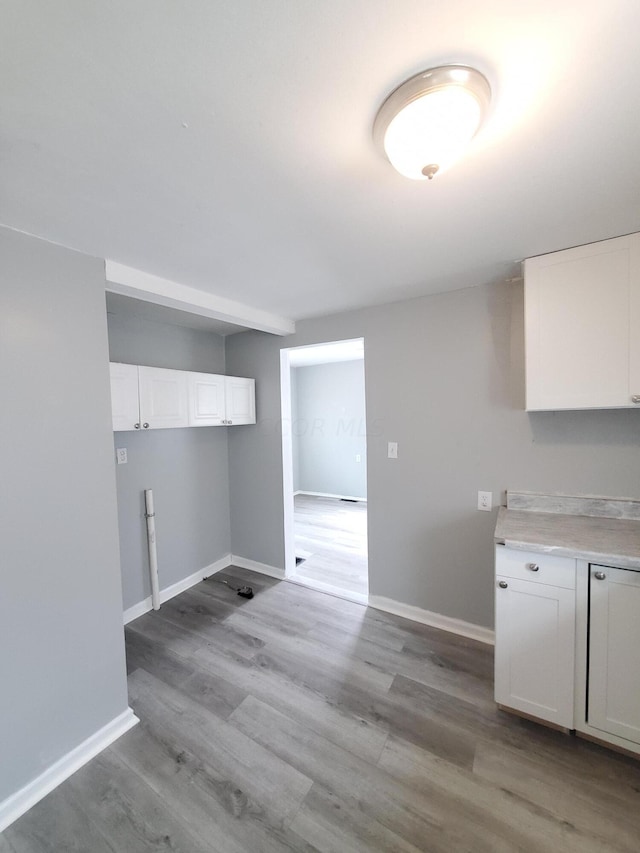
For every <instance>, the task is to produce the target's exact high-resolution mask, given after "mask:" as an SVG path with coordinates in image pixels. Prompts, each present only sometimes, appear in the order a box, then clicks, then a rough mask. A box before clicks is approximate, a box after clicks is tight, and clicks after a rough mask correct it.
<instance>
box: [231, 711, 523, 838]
mask: <svg viewBox="0 0 640 853" xmlns="http://www.w3.org/2000/svg"><path fill="white" fill-rule="evenodd" d="M229 722H230V723H231V724H232V725H235V726H238V727H239V728H240V730H241V731H244V732H246V733H248V732H251V733H252V737H253V738H254V739H255V740H257V741H258V742H259V743H261V744H262V745H264V746H266V747H267V748H269V749H270V750H271V751H273V752H274V753H275V754H276V755H278V756H280V758H282V760H283V761H286V762H288V763H290V764H292V766H294V767H296V768H297V769H298V770H300V772H302V773H304V774H305V775H306V776H308V777H309V778H312V779H314V781H315V782H318V783H319V784H320V785H322V786H323V787H324V788H325V789H327V790H328V791H332V792H333V793H334V794H335V795H337V796H338V797H340V798H342V799H346V800H351V799H352V800H353V801H354V802H357V803H359V808H360V809H361V810H362V812H363V813H364V814H365V815H366V816H367V817H368V818H369V819H371V820H373V821H379V822H380V823H381V824H382V825H383V826H385V827H386V829H388V830H389V831H390V832H392V833H394V834H395V835H397V836H398V837H400V838H402V839H403V840H404V841H405V842H408V843H409V844H413V845H414V846H416V847H417V848H418V849H420V850H423V849H427V850H438V851H443V853H445V851H447V853H449V851H451V850H459V849H465V850H466V849H469V850H474V851H475V850H478V851H487V853H488V851H493V850H501V849H504V850H507V849H508V848H507V847H506V846H504V847H500V845H498V846H497V847H496V846H495V842H496V838H494V837H493V836H492V837H491V838H489V840H487V842H486V843H483V842H482V840H481V839H480V838H479V834H478V831H477V827H476V826H475V825H473V826H472V825H467V824H466V823H465V818H464V815H460V814H458V813H457V812H454V810H453V809H452V810H449V811H446V810H443V808H442V803H441V802H438V803H435V804H434V803H432V802H430V800H429V799H428V798H426V797H424V796H422V795H421V794H419V793H416V792H415V791H414V790H413V789H411V788H410V787H408V786H406V785H403V784H401V783H399V782H397V781H396V780H395V779H393V778H391V777H390V776H389V774H387V773H386V772H384V771H382V770H381V769H380V768H378V767H377V766H374V765H372V764H369V763H368V762H366V761H363V760H362V759H359V758H357V757H356V756H354V755H350V754H348V753H346V752H345V751H344V750H341V749H339V748H337V747H336V746H335V745H334V744H332V743H330V742H328V741H326V739H324V738H322V737H320V736H319V735H317V734H316V733H315V732H313V731H312V730H311V729H309V728H308V727H306V726H303V725H300V724H299V723H297V722H294V721H292V720H291V719H290V718H288V717H286V716H285V715H283V714H281V713H280V712H278V711H276V710H275V709H274V708H271V707H270V706H269V705H267V704H265V703H264V702H260V701H259V700H257V699H255V698H254V697H252V696H249V697H248V698H247V699H246V700H245V701H244V702H243V703H242V704H241V705H240V706H239V707H238V708H237V709H236V710H235V711H234V712H233V714H232V715H231V717H230V718H229ZM460 839H462V840H463V842H464V844H467V845H470V846H467V847H459V846H452V845H453V844H457V843H458V841H459V840H460ZM425 841H427V842H428V844H427V846H426V847H425V846H424V845H425ZM498 841H499V839H498ZM472 842H473V843H472ZM511 849H513V848H511Z"/></svg>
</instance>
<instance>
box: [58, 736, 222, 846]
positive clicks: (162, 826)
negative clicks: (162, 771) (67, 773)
mask: <svg viewBox="0 0 640 853" xmlns="http://www.w3.org/2000/svg"><path fill="white" fill-rule="evenodd" d="M69 789H70V791H72V792H73V794H74V796H75V797H76V799H77V800H78V801H79V802H80V803H81V804H82V805H83V808H84V809H85V811H86V813H87V815H88V816H89V817H90V818H91V821H92V822H93V823H94V824H95V825H96V826H97V828H98V830H99V831H100V834H101V835H102V836H103V837H104V838H107V839H108V840H109V843H110V844H111V845H112V846H113V848H114V849H115V850H118V851H124V850H126V851H127V853H151V851H172V853H207V851H208V850H210V846H209V845H208V844H206V845H205V844H203V843H202V842H201V841H200V840H199V839H198V837H197V836H196V835H194V834H193V833H192V832H191V831H190V829H189V827H188V826H187V825H186V824H185V823H184V822H183V821H182V820H181V818H180V815H179V813H178V812H176V810H174V809H172V810H169V809H168V808H167V804H166V803H165V802H163V801H162V800H160V799H159V798H158V796H157V794H156V793H155V791H154V790H153V789H152V788H150V787H149V786H148V785H147V784H146V782H145V781H144V780H143V779H142V778H141V777H140V776H138V775H137V774H132V773H131V771H130V769H129V768H128V767H127V765H126V764H124V763H123V762H122V761H121V760H120V759H119V758H118V757H117V756H116V755H115V754H114V753H113V752H112V751H110V750H106V751H105V752H103V753H102V754H101V755H99V756H98V757H97V758H96V760H95V761H92V762H91V763H90V764H89V765H88V766H86V767H83V768H82V769H81V770H79V771H78V772H77V773H75V774H74V775H73V776H72V777H71V779H69Z"/></svg>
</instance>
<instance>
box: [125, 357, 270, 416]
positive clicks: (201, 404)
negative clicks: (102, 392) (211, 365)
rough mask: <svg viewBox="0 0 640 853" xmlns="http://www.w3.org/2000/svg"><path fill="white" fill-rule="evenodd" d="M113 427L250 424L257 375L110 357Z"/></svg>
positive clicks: (254, 414) (254, 412) (253, 408)
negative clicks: (150, 364)
mask: <svg viewBox="0 0 640 853" xmlns="http://www.w3.org/2000/svg"><path fill="white" fill-rule="evenodd" d="M110 369H111V407H112V415H113V429H114V431H115V432H120V431H125V430H134V429H140V430H145V429H169V428H172V427H188V426H234V425H238V424H254V423H255V422H256V409H255V380H254V379H247V378H244V377H240V376H221V375H219V374H214V373H194V372H191V371H186V370H167V369H165V368H159V367H145V366H142V365H135V364H120V363H116V362H111V364H110Z"/></svg>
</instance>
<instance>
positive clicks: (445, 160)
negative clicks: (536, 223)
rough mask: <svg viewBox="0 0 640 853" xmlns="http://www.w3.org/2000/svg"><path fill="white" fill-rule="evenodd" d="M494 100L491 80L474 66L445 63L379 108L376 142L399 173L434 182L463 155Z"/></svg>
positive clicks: (413, 80)
mask: <svg viewBox="0 0 640 853" xmlns="http://www.w3.org/2000/svg"><path fill="white" fill-rule="evenodd" d="M490 100H491V89H490V87H489V83H488V81H487V79H486V77H484V75H482V74H481V73H480V72H479V71H476V70H475V68H468V67H467V66H466V65H442V66H440V67H439V68H431V69H429V71H422V72H421V73H420V74H416V75H415V77H411V78H410V79H409V80H406V81H405V82H404V83H402V85H400V86H398V88H397V89H396V90H395V91H393V92H392V93H391V94H390V95H389V97H388V98H387V100H386V101H385V102H384V103H383V105H382V106H381V107H380V110H379V111H378V115H377V116H376V120H375V122H374V124H373V138H374V141H375V143H376V145H377V146H378V147H379V148H380V149H381V150H382V151H383V152H384V154H385V156H386V157H387V158H388V160H389V162H390V163H391V165H392V166H393V167H394V169H397V171H398V172H400V174H401V175H404V176H405V177H407V178H412V179H413V180H426V179H429V180H431V179H432V178H433V176H434V175H435V174H436V172H441V171H443V170H444V169H445V168H447V166H449V165H451V163H453V161H454V160H457V159H458V157H460V155H461V154H462V152H463V150H464V148H465V147H466V146H467V145H468V143H469V142H470V141H471V139H472V138H473V137H474V135H475V133H476V131H477V130H478V128H479V127H480V124H481V123H482V120H483V118H484V116H485V113H486V111H487V107H488V106H489V101H490Z"/></svg>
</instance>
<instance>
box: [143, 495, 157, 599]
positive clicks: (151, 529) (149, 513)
mask: <svg viewBox="0 0 640 853" xmlns="http://www.w3.org/2000/svg"><path fill="white" fill-rule="evenodd" d="M144 505H145V514H144V517H145V518H146V519H147V544H148V546H149V572H150V574H151V604H152V607H153V609H154V610H160V583H159V581H158V554H157V552H156V517H155V516H156V514H155V511H154V509H153V491H152V490H151V489H145V492H144Z"/></svg>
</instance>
